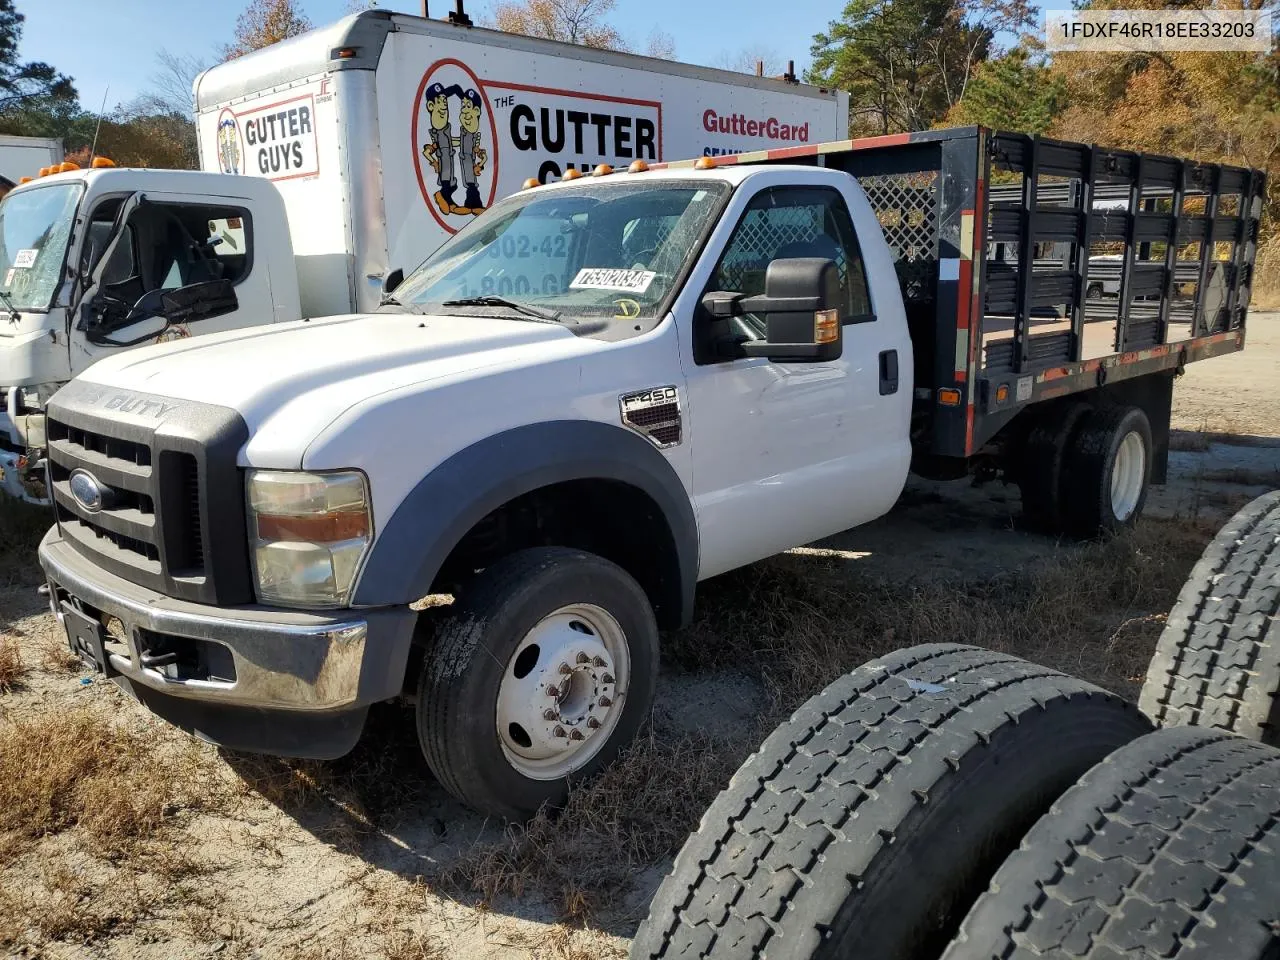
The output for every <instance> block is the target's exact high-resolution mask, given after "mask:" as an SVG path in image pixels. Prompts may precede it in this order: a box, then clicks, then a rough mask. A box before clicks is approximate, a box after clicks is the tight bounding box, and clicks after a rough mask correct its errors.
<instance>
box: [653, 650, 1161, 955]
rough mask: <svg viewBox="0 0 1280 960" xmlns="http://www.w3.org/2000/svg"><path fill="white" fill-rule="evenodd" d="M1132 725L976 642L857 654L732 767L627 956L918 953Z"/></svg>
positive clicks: (1122, 706)
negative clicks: (848, 669) (849, 668)
mask: <svg viewBox="0 0 1280 960" xmlns="http://www.w3.org/2000/svg"><path fill="white" fill-rule="evenodd" d="M1149 729H1150V725H1149V723H1148V722H1147V720H1146V719H1145V718H1144V717H1142V716H1141V714H1139V713H1138V711H1137V710H1136V709H1133V708H1132V706H1131V705H1129V704H1126V703H1125V702H1124V701H1123V700H1121V699H1120V698H1119V697H1116V696H1113V695H1112V694H1109V693H1106V692H1104V691H1102V690H1099V689H1098V688H1096V687H1093V686H1090V685H1089V684H1087V683H1085V682H1083V681H1081V680H1076V679H1073V678H1071V677H1066V676H1063V675H1062V674H1059V673H1056V672H1054V671H1052V670H1048V669H1046V668H1044V667H1039V666H1036V665H1035V664H1031V663H1027V662H1025V661H1023V660H1018V659H1016V658H1014V657H1010V656H1006V655H1004V654H998V653H992V652H990V651H987V650H980V649H978V648H976V647H965V646H959V645H954V644H930V645H925V646H920V647H913V648H911V649H908V650H900V651H898V652H896V653H893V654H890V655H889V656H886V657H882V658H880V659H878V660H872V661H871V662H869V663H867V664H864V665H863V666H861V667H859V668H858V669H857V670H855V671H854V672H853V673H851V674H847V675H846V676H844V677H842V678H840V679H839V680H837V681H836V682H835V683H833V684H832V685H831V686H829V687H828V688H827V689H826V690H824V691H823V692H822V693H820V694H819V695H817V696H816V697H813V698H812V699H811V700H809V701H808V702H807V703H806V704H805V705H804V706H802V707H801V708H800V709H799V710H798V711H796V713H795V714H794V715H793V716H792V717H791V719H790V720H789V721H787V722H786V723H784V724H782V725H781V726H780V727H778V729H776V730H775V731H774V732H773V733H772V734H771V735H770V736H769V738H768V739H767V740H765V742H764V744H763V745H762V746H761V747H760V750H759V751H758V752H757V753H756V754H754V755H753V756H752V757H750V758H749V759H748V760H747V762H746V763H745V764H743V766H742V767H741V768H740V769H739V770H738V772H737V773H736V774H735V775H734V777H733V779H732V780H731V781H730V783H729V786H728V788H727V789H726V790H725V791H724V792H723V793H721V794H720V796H719V797H718V798H717V799H716V800H715V802H714V803H712V805H711V807H710V809H708V811H707V813H706V814H705V815H704V816H703V818H702V823H701V825H700V827H699V829H698V832H697V833H695V834H693V835H692V836H691V837H690V838H689V840H688V842H686V844H685V846H684V849H683V850H681V851H680V854H679V856H678V857H677V858H676V862H675V866H674V868H673V869H672V872H671V874H670V876H668V877H667V878H666V880H664V881H663V883H662V886H661V887H660V888H659V890H658V893H657V895H656V896H655V898H654V901H653V904H652V908H651V910H650V912H649V916H648V919H646V920H645V921H644V923H643V924H641V926H640V929H639V931H638V933H637V934H636V938H635V941H634V942H633V944H632V948H631V956H632V958H643V957H648V958H659V957H661V958H671V957H680V958H691V957H708V958H722V960H729V958H733V960H738V958H745V957H763V956H767V957H768V958H769V960H799V958H811V957H813V958H835V957H868V958H872V957H874V958H875V960H908V958H911V960H924V958H929V960H933V958H935V957H937V955H938V953H939V952H941V950H942V949H943V948H944V947H945V946H946V944H947V942H948V940H949V939H950V937H951V936H952V935H953V934H954V932H955V930H956V927H957V925H958V924H959V922H960V918H961V917H962V916H963V915H964V913H965V911H966V910H967V909H968V906H969V905H970V904H971V903H972V902H973V900H974V899H975V898H976V897H977V896H978V895H979V894H980V893H981V892H982V890H983V889H984V888H985V886H986V883H987V880H988V878H989V877H990V876H991V874H992V872H994V871H995V869H996V868H997V867H998V866H999V864H1000V862H1001V861H1002V860H1003V859H1004V856H1005V854H1006V853H1008V852H1009V851H1010V850H1012V849H1013V848H1014V847H1015V846H1016V845H1017V843H1018V839H1019V838H1020V837H1021V836H1022V835H1023V833H1025V832H1026V830H1027V829H1028V828H1029V827H1030V825H1031V824H1032V823H1034V822H1035V820H1036V818H1037V817H1038V816H1040V814H1042V813H1043V812H1044V811H1046V810H1048V809H1049V805H1050V804H1051V803H1052V802H1053V800H1054V799H1055V798H1056V797H1058V796H1059V795H1060V794H1061V792H1062V791H1063V790H1065V789H1066V788H1067V787H1068V786H1070V785H1071V784H1072V783H1073V782H1074V781H1075V779H1076V778H1077V777H1078V776H1079V775H1080V774H1081V773H1083V772H1084V771H1085V770H1087V769H1089V767H1091V766H1092V765H1093V764H1094V763H1096V762H1097V761H1098V760H1100V759H1101V758H1102V757H1104V756H1105V755H1106V754H1107V753H1109V752H1111V751H1112V750H1113V749H1115V748H1116V747H1118V746H1120V745H1122V744H1124V743H1127V742H1129V741H1130V740H1132V739H1133V738H1135V737H1138V736H1141V735H1142V734H1143V733H1145V732H1147V731H1148V730H1149Z"/></svg>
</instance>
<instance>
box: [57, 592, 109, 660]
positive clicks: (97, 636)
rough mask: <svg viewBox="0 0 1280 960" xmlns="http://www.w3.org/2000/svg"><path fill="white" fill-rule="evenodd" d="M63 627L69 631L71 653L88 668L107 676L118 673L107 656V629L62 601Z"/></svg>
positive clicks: (68, 638) (68, 639)
mask: <svg viewBox="0 0 1280 960" xmlns="http://www.w3.org/2000/svg"><path fill="white" fill-rule="evenodd" d="M62 625H63V627H64V628H65V629H66V631H67V643H68V644H69V645H70V647H71V652H72V653H74V654H75V655H76V656H78V657H79V658H80V659H81V660H83V661H84V662H85V664H86V665H87V666H89V667H91V668H92V669H93V670H95V671H97V672H98V673H102V674H106V675H107V676H110V675H112V674H114V673H116V672H117V671H115V670H114V669H112V667H111V660H110V658H109V657H108V656H107V648H106V636H107V630H106V627H104V626H103V625H102V624H101V623H99V622H98V621H97V620H95V619H93V618H92V617H89V616H87V615H85V614H84V613H81V612H80V611H79V610H77V609H76V608H75V607H74V606H72V605H71V604H70V603H68V602H67V601H65V600H64V601H62Z"/></svg>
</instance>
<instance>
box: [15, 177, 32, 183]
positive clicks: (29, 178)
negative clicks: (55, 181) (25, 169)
mask: <svg viewBox="0 0 1280 960" xmlns="http://www.w3.org/2000/svg"><path fill="white" fill-rule="evenodd" d="M34 179H35V177H19V178H18V182H19V183H30V182H31V181H32V180H34Z"/></svg>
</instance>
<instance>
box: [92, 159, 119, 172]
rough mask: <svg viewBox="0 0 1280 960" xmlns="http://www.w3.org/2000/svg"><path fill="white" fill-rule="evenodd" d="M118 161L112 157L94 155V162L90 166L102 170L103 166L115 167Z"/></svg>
mask: <svg viewBox="0 0 1280 960" xmlns="http://www.w3.org/2000/svg"><path fill="white" fill-rule="evenodd" d="M115 165H116V162H115V161H114V160H112V159H111V158H110V157H94V158H93V162H92V163H90V164H89V166H91V167H93V169H95V170H101V169H102V168H103V167H114V166H115Z"/></svg>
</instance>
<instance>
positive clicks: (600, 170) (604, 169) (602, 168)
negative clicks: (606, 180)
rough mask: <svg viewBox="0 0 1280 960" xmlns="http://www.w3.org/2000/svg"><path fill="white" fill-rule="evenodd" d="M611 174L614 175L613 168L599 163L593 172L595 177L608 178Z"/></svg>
mask: <svg viewBox="0 0 1280 960" xmlns="http://www.w3.org/2000/svg"><path fill="white" fill-rule="evenodd" d="M611 173H613V167H611V166H609V165H608V164H607V163H598V164H596V168H595V169H594V170H592V171H591V175H592V176H593V177H607V176H608V175H609V174H611Z"/></svg>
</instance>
